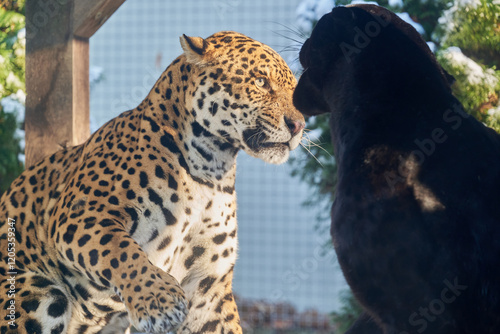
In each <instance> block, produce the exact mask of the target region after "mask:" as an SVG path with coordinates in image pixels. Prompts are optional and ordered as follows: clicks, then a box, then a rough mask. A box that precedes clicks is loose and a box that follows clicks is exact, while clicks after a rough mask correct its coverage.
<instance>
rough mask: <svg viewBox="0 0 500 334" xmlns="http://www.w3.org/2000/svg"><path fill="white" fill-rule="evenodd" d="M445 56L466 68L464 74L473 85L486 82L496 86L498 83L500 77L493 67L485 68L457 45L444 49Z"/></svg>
mask: <svg viewBox="0 0 500 334" xmlns="http://www.w3.org/2000/svg"><path fill="white" fill-rule="evenodd" d="M443 56H444V57H445V58H446V59H447V60H448V61H449V62H450V63H451V64H452V65H455V66H459V67H461V68H463V69H464V74H465V75H466V76H467V79H468V81H469V83H470V84H471V85H479V84H486V85H488V86H491V87H493V86H495V85H496V84H497V83H498V78H497V77H496V76H495V71H494V70H493V69H491V68H489V69H486V70H483V68H482V67H481V66H479V64H477V63H476V62H475V61H474V60H472V59H470V58H469V57H467V56H466V55H464V54H463V53H462V50H460V48H458V47H456V46H451V47H449V48H448V49H446V50H444V51H443Z"/></svg>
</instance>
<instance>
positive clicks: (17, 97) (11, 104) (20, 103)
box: [0, 90, 26, 163]
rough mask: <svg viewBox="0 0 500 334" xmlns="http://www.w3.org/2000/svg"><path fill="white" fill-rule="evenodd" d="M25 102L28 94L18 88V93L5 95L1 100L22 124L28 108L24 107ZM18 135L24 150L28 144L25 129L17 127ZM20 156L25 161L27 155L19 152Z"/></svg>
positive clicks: (7, 110)
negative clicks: (25, 138)
mask: <svg viewBox="0 0 500 334" xmlns="http://www.w3.org/2000/svg"><path fill="white" fill-rule="evenodd" d="M25 102H26V94H24V92H23V91H22V90H18V91H17V93H16V94H12V95H9V96H7V97H4V98H3V99H2V100H1V101H0V104H1V105H2V109H3V111H5V112H6V113H13V114H15V115H16V121H17V123H19V124H21V123H22V122H24V114H25V110H26V109H25V107H24V104H25ZM16 137H17V138H19V144H20V146H21V149H22V150H23V151H24V148H25V145H26V143H25V140H24V137H25V134H24V130H21V129H17V130H16ZM18 158H19V160H20V161H22V162H23V163H25V160H26V157H25V156H24V154H19V156H18Z"/></svg>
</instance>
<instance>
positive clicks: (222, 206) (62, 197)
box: [0, 31, 305, 334]
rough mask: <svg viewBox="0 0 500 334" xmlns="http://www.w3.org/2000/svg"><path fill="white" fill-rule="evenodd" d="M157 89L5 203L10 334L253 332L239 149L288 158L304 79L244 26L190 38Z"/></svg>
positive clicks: (299, 119)
mask: <svg viewBox="0 0 500 334" xmlns="http://www.w3.org/2000/svg"><path fill="white" fill-rule="evenodd" d="M180 42H181V46H182V49H183V51H184V52H183V54H182V55H181V56H179V57H178V58H177V59H175V60H174V61H173V62H172V64H171V65H170V66H169V67H168V68H167V69H166V70H165V71H164V73H163V74H162V75H161V77H160V78H159V79H158V80H157V82H156V83H155V85H154V87H153V88H152V89H151V91H150V93H149V94H148V96H147V97H146V98H145V99H144V100H143V101H142V102H141V103H140V105H139V106H138V107H137V108H135V109H133V110H129V111H126V112H124V113H122V114H121V115H119V116H118V117H116V118H114V119H112V120H110V121H109V122H108V123H106V124H105V125H103V126H102V127H101V128H100V129H99V130H97V131H96V132H95V133H94V134H92V135H91V137H90V138H89V139H88V140H87V141H86V142H85V143H83V144H82V145H78V146H74V147H66V148H62V149H61V150H59V151H57V152H56V153H54V154H52V155H50V156H48V157H46V158H44V159H42V160H41V161H40V162H38V163H37V164H35V165H33V166H31V167H29V168H28V169H27V170H26V171H25V172H24V173H22V174H21V175H20V176H19V177H18V178H17V179H16V180H15V181H14V182H13V183H12V185H11V187H10V188H9V189H8V190H7V191H6V192H5V193H4V194H3V196H2V197H1V199H0V258H1V259H2V261H1V266H0V287H1V290H2V291H1V294H0V310H1V311H0V315H1V319H2V323H1V324H0V333H6V332H9V333H39V334H57V333H71V334H73V333H81V334H83V333H87V334H90V333H103V334H104V333H123V332H125V331H126V330H127V328H129V326H130V324H131V325H133V326H134V327H135V329H137V330H138V331H141V332H147V333H165V332H169V331H176V332H178V333H200V334H201V333H225V334H231V333H232V334H237V333H241V332H242V329H241V325H240V320H239V315H238V311H237V307H236V304H235V300H234V297H233V293H232V277H233V268H234V265H235V261H236V256H237V248H238V242H237V220H236V192H235V176H236V157H237V155H238V152H239V151H240V150H243V151H244V152H246V153H247V154H249V155H250V156H253V157H256V158H259V159H262V160H263V161H265V162H268V163H272V164H281V163H284V162H285V161H286V160H287V159H288V157H289V154H290V151H291V150H293V149H295V148H297V147H298V145H299V144H300V141H301V139H302V133H303V129H304V126H305V123H304V117H303V116H302V115H301V114H300V113H299V112H298V111H297V110H296V108H295V107H294V106H293V102H292V95H293V90H294V88H295V85H296V79H295V77H294V75H293V73H292V72H291V70H290V69H289V68H288V66H287V64H286V63H285V61H284V60H283V59H282V58H281V57H280V56H279V55H278V53H276V52H275V51H274V50H273V49H271V48H270V47H268V46H267V45H265V44H262V43H260V42H258V41H256V40H254V39H251V38H249V37H247V36H245V35H242V34H240V33H236V32H231V31H223V32H219V33H215V34H213V35H211V36H210V37H208V38H205V39H204V38H201V37H189V36H186V35H183V36H181V37H180Z"/></svg>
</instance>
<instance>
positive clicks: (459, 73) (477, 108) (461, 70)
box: [437, 48, 500, 132]
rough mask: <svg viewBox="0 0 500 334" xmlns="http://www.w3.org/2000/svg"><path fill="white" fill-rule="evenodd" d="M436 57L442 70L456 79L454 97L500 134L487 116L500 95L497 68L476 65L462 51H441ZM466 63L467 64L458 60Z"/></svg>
mask: <svg viewBox="0 0 500 334" xmlns="http://www.w3.org/2000/svg"><path fill="white" fill-rule="evenodd" d="M437 58H438V61H439V63H440V64H441V65H442V66H443V68H444V69H445V70H446V71H447V72H448V73H450V74H451V75H453V77H455V80H456V82H455V83H454V84H453V86H452V89H453V94H454V95H455V96H456V98H457V99H458V100H459V101H460V102H461V103H462V105H463V106H464V108H465V110H466V111H467V112H468V113H469V114H471V115H473V116H474V117H475V118H477V119H478V120H479V121H481V122H484V123H486V124H488V125H489V126H491V127H493V128H494V129H495V130H497V131H499V132H500V127H498V124H496V123H495V121H494V119H492V115H491V114H489V113H488V111H489V110H490V109H492V108H493V107H494V106H495V105H496V104H498V96H499V94H500V72H499V71H495V68H487V67H486V66H484V65H480V64H474V63H473V62H472V61H471V60H470V59H468V58H466V57H465V55H463V54H462V53H461V52H460V50H459V49H457V48H449V49H446V50H442V51H440V52H438V54H437ZM457 58H458V59H463V60H467V61H468V62H467V63H464V62H460V61H457Z"/></svg>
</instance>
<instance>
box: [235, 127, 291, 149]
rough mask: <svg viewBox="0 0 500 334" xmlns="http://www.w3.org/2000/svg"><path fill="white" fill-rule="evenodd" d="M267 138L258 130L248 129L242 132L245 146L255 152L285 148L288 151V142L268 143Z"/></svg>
mask: <svg viewBox="0 0 500 334" xmlns="http://www.w3.org/2000/svg"><path fill="white" fill-rule="evenodd" d="M268 139H269V137H268V136H267V135H266V134H265V133H264V132H262V130H259V129H249V130H245V131H244V132H243V140H244V141H245V144H246V145H247V146H248V147H249V148H250V149H251V150H252V151H255V152H259V151H260V150H262V149H268V148H287V149H288V150H289V149H290V144H289V143H288V142H268V141H267V140H268Z"/></svg>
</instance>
